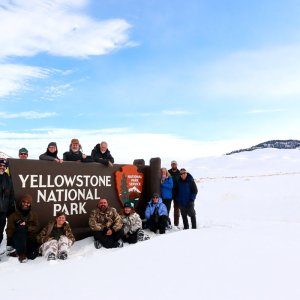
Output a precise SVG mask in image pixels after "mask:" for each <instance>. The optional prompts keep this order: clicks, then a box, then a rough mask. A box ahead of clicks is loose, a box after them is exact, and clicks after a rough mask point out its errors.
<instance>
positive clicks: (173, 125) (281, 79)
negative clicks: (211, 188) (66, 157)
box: [0, 0, 300, 162]
mask: <svg viewBox="0 0 300 300" xmlns="http://www.w3.org/2000/svg"><path fill="white" fill-rule="evenodd" d="M24 2H25V3H24ZM299 14H300V3H299V2H298V1H278V0H273V1H268V0H260V1H256V0H254V1H250V2H249V1H237V0H227V1H226V0H210V1H207V0H205V1H202V0H195V1H194V0H189V1H181V0H172V1H167V0H166V1H158V0H147V1H143V0H122V1H120V0H119V1H117V0H107V1H100V0H90V1H88V0H73V1H72V0H51V1H50V0H49V1H48V0H44V1H42V0H28V1H21V0H16V1H8V0H7V1H6V0H0V20H1V21H0V24H1V26H0V44H1V48H0V105H1V108H0V117H1V120H0V150H2V151H4V152H6V153H7V154H9V155H11V156H13V157H15V156H16V155H17V150H18V149H19V148H20V147H23V146H25V147H27V148H28V149H29V152H30V157H31V158H37V157H38V155H39V154H40V153H42V152H44V151H45V148H46V146H47V144H48V142H49V141H52V140H54V141H57V142H58V145H59V153H60V154H61V155H62V153H63V152H64V151H66V150H67V149H68V144H69V141H70V140H71V138H73V137H77V138H79V139H80V141H81V143H82V144H83V149H84V152H86V153H87V154H89V153H90V151H91V149H92V148H93V147H94V145H95V144H96V143H98V142H100V141H101V140H107V141H108V144H109V148H110V150H111V151H112V153H113V154H114V156H115V157H116V160H117V161H120V162H131V160H132V159H134V158H145V159H146V160H147V159H148V158H150V157H156V156H160V157H162V159H163V161H166V162H167V161H168V160H170V159H174V158H175V159H176V158H177V159H178V160H181V161H184V160H186V159H190V158H196V157H200V156H205V155H218V154H222V153H226V152H228V151H232V150H235V149H239V148H243V147H248V146H252V145H253V144H255V143H259V142H263V141H265V140H269V139H286V138H294V139H298V138H299V125H300V124H299V123H300V121H299V117H298V115H299V112H300V102H299V100H298V98H299V95H300V84H299V82H300V59H299V58H300V51H299V50H300V34H299V33H300V32H299V31H300V19H299ZM128 160H129V161H128Z"/></svg>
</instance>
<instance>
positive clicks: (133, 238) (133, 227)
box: [120, 201, 149, 244]
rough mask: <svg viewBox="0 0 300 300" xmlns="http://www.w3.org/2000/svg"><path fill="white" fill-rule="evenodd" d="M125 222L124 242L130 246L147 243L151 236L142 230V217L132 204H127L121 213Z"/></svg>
mask: <svg viewBox="0 0 300 300" xmlns="http://www.w3.org/2000/svg"><path fill="white" fill-rule="evenodd" d="M120 215H121V217H122V221H123V224H124V225H123V229H124V236H123V238H122V239H123V241H124V242H127V243H129V244H135V243H136V242H137V241H145V240H148V239H149V236H148V235H147V234H145V233H144V230H143V229H142V220H141V217H140V216H139V215H138V214H137V213H136V212H135V210H134V208H133V207H132V205H131V202H129V201H128V202H125V203H124V208H123V209H122V211H121V214H120Z"/></svg>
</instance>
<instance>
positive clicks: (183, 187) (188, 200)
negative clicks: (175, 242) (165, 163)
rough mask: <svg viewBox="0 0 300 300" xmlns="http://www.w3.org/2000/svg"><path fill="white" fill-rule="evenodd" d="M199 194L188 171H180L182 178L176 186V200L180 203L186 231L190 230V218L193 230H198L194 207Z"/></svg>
mask: <svg viewBox="0 0 300 300" xmlns="http://www.w3.org/2000/svg"><path fill="white" fill-rule="evenodd" d="M197 193H198V189H197V186H196V183H195V181H194V178H193V176H192V175H191V174H190V173H188V172H187V171H186V169H183V168H182V169H180V178H179V180H178V182H177V186H176V200H177V201H178V203H179V207H180V212H181V217H182V222H183V226H184V229H189V222H188V216H189V217H190V218H191V223H192V229H196V228H197V222H196V211H195V207H194V201H195V199H196V196H197Z"/></svg>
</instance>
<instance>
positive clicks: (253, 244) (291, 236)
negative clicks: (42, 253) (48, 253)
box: [0, 149, 300, 300]
mask: <svg viewBox="0 0 300 300" xmlns="http://www.w3.org/2000/svg"><path fill="white" fill-rule="evenodd" d="M179 167H181V166H179ZM185 167H186V168H187V169H188V171H190V173H191V174H192V175H194V177H195V178H196V179H197V184H198V189H199V194H198V197H197V199H196V210H197V222H198V229H197V230H186V231H183V230H178V229H172V230H170V231H168V232H167V234H165V235H161V236H160V235H157V236H155V235H154V234H151V237H152V238H151V239H150V240H148V241H145V242H140V243H138V244H136V245H125V247H124V248H120V249H100V250H96V249H95V248H94V246H93V242H92V238H87V239H85V240H82V241H78V242H76V243H75V245H74V246H73V248H72V251H71V254H70V257H69V259H68V260H66V261H54V262H47V261H46V260H45V259H44V258H41V257H39V258H37V259H36V260H34V261H29V262H28V263H27V264H20V263H19V262H18V260H17V259H15V258H4V259H3V258H2V261H1V262H0V278H1V280H0V285H1V298H3V299H44V300H46V299H53V298H63V299H81V298H84V299H88V298H91V297H92V299H112V300H113V299H156V300H159V299H172V300H175V299H180V300H182V299H203V300H211V299H218V300H224V299H228V300H235V299H236V300H248V299H249V300H250V299H251V300H260V299H261V300H277V299H278V300H279V299H280V300H281V299H285V300H286V299H288V300H294V299H295V300H296V299H297V300H298V299H300V285H299V274H300V193H299V189H300V186H299V182H300V151H299V150H274V149H265V150H256V151H253V152H244V153H239V154H234V155H231V156H222V157H215V158H199V159H195V160H192V161H190V162H188V163H187V164H186V166H185ZM4 244H5V241H4V242H3V243H2V246H1V249H3V247H4Z"/></svg>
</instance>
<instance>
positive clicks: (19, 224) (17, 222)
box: [15, 219, 26, 226]
mask: <svg viewBox="0 0 300 300" xmlns="http://www.w3.org/2000/svg"><path fill="white" fill-rule="evenodd" d="M23 223H24V224H23ZM15 224H16V226H24V225H26V223H25V221H24V220H22V219H19V220H17V221H16V222H15Z"/></svg>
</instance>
